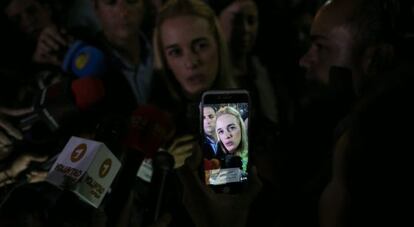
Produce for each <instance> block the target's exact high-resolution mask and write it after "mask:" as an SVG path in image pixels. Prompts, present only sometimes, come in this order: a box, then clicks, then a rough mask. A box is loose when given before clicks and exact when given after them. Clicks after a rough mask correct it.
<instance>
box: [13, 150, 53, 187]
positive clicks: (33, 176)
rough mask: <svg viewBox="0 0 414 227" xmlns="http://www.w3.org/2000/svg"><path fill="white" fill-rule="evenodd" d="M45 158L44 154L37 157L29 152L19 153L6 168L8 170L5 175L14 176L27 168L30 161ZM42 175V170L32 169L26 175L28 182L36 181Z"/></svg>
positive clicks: (38, 160) (40, 160)
mask: <svg viewBox="0 0 414 227" xmlns="http://www.w3.org/2000/svg"><path fill="white" fill-rule="evenodd" d="M46 160H47V157H46V156H43V157H37V156H34V155H31V154H23V155H20V156H19V157H18V158H17V159H16V160H14V162H13V163H12V165H11V166H10V168H9V169H8V170H7V171H8V174H7V175H8V176H9V177H11V178H15V177H16V176H17V175H18V174H19V173H21V172H22V171H23V170H25V169H27V167H28V166H29V164H30V163H31V162H44V161H46ZM43 176H44V173H43V172H37V171H32V172H30V173H29V174H28V176H27V177H28V179H29V182H37V181H39V180H40V179H42V177H43Z"/></svg>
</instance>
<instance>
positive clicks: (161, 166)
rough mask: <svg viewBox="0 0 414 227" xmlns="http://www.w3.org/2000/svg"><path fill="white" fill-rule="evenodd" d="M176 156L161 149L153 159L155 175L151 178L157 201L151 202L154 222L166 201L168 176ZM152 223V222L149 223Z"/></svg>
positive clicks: (153, 196) (153, 192)
mask: <svg viewBox="0 0 414 227" xmlns="http://www.w3.org/2000/svg"><path fill="white" fill-rule="evenodd" d="M174 163H175V162H174V157H173V156H172V155H171V154H169V153H168V152H166V151H159V152H157V153H156V154H155V155H154V158H153V160H152V165H153V175H152V179H151V187H150V188H151V190H150V191H151V194H152V196H151V198H155V201H152V202H155V203H150V209H149V212H150V215H151V216H152V220H151V221H152V222H155V221H157V220H158V219H159V217H160V215H161V212H163V211H164V210H163V208H164V207H165V205H166V204H165V203H166V198H165V197H166V195H165V189H166V188H167V187H168V185H167V178H168V176H169V175H170V173H171V171H172V169H173V167H174ZM149 224H150V223H149Z"/></svg>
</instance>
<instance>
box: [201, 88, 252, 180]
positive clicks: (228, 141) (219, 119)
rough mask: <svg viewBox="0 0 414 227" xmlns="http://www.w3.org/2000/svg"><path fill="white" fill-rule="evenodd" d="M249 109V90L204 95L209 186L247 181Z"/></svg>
mask: <svg viewBox="0 0 414 227" xmlns="http://www.w3.org/2000/svg"><path fill="white" fill-rule="evenodd" d="M249 110H250V109H249V96H248V93H247V91H231V92H230V91H211V92H207V93H205V94H204V95H203V100H202V103H201V110H200V112H201V115H202V117H201V119H202V127H201V128H202V135H203V137H202V143H203V144H202V150H203V157H204V181H205V183H206V184H207V185H225V184H230V183H238V182H244V181H246V180H247V165H248V161H249V138H248V120H249Z"/></svg>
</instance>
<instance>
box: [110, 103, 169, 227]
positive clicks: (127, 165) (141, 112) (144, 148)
mask: <svg viewBox="0 0 414 227" xmlns="http://www.w3.org/2000/svg"><path fill="white" fill-rule="evenodd" d="M128 126H129V127H128V129H127V130H126V131H127V132H126V136H125V138H124V139H123V141H122V142H123V146H124V147H125V148H126V152H125V153H124V158H123V165H122V169H121V172H120V174H119V176H118V179H117V180H116V182H115V183H114V188H113V190H112V193H111V198H110V199H109V201H108V204H107V206H106V208H107V214H108V223H109V226H115V225H116V223H117V221H118V220H119V219H120V217H121V215H122V211H123V209H124V207H125V204H127V203H128V202H127V201H128V199H129V196H130V193H131V190H132V188H133V187H134V184H135V183H136V182H135V179H136V176H137V172H138V169H139V167H140V165H141V163H142V162H143V160H144V159H148V158H152V157H153V156H154V154H155V153H156V152H157V151H158V149H159V148H160V147H161V146H162V145H163V144H164V143H165V142H166V141H167V140H169V138H170V136H171V135H172V133H171V132H172V131H173V130H172V123H171V121H170V118H169V116H168V115H167V113H165V112H162V111H160V110H158V109H157V108H156V107H154V106H150V105H144V106H140V107H138V108H137V109H136V110H135V111H134V112H133V113H132V115H131V117H130V118H129V119H128ZM142 187H145V185H142ZM140 190H145V188H142V189H141V188H140ZM144 194H146V192H145V193H144Z"/></svg>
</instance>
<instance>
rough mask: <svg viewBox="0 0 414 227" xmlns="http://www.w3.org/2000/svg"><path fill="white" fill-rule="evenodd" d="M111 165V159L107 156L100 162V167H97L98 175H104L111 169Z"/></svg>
mask: <svg viewBox="0 0 414 227" xmlns="http://www.w3.org/2000/svg"><path fill="white" fill-rule="evenodd" d="M111 166H112V160H111V159H109V158H108V159H106V160H105V161H104V162H102V164H101V167H100V168H99V176H100V177H106V175H108V173H109V170H110V169H111Z"/></svg>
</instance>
